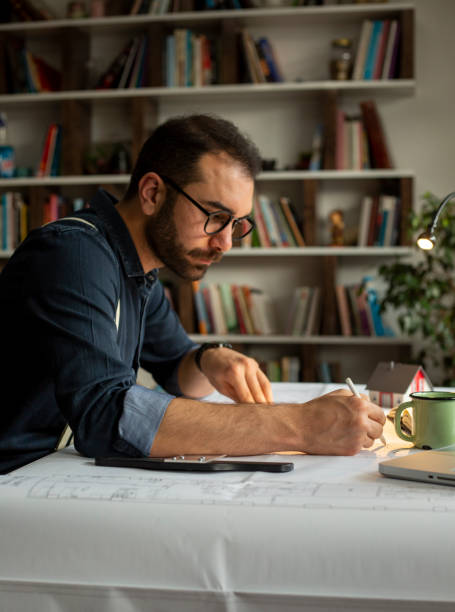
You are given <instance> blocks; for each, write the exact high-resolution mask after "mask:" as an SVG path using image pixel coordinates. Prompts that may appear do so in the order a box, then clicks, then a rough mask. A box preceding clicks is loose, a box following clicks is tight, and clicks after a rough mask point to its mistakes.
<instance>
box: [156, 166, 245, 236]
mask: <svg viewBox="0 0 455 612" xmlns="http://www.w3.org/2000/svg"><path fill="white" fill-rule="evenodd" d="M161 178H162V179H163V181H164V182H165V183H168V184H169V185H170V186H171V187H172V188H173V189H175V190H176V191H178V192H179V193H180V194H182V196H184V197H185V198H186V199H187V200H189V201H190V202H191V204H193V205H194V206H196V208H199V210H200V211H202V212H203V213H204V215H207V219H206V221H205V224H204V232H205V233H206V234H208V235H209V236H213V234H218V232H221V231H222V230H224V228H225V227H226V226H227V225H229V223H231V221H232V238H233V239H234V240H241V239H242V238H245V236H247V235H248V234H249V233H250V232H251V231H253V229H254V228H255V223H254V221H253V219H251V217H241V218H240V219H236V218H235V217H234V215H232V214H231V213H230V212H228V211H227V210H216V211H214V212H209V211H208V210H205V208H204V207H203V206H202V205H201V204H199V202H196V200H194V199H193V198H192V197H191V196H190V195H188V194H187V193H185V191H183V189H182V188H181V187H179V186H178V185H177V183H175V182H174V181H173V180H172V179H170V178H169V177H167V176H163V175H161Z"/></svg>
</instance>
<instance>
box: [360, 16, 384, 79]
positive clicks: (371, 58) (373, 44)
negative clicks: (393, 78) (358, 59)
mask: <svg viewBox="0 0 455 612" xmlns="http://www.w3.org/2000/svg"><path fill="white" fill-rule="evenodd" d="M383 25H384V23H383V22H382V21H380V20H375V21H374V22H373V30H372V32H371V38H370V44H369V47H368V52H367V57H366V60H365V69H364V72H363V78H364V79H365V80H371V79H372V78H373V74H374V68H375V62H376V54H377V52H378V45H379V39H380V36H381V32H382V28H383Z"/></svg>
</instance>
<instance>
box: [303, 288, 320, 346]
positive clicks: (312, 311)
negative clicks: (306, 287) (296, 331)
mask: <svg viewBox="0 0 455 612" xmlns="http://www.w3.org/2000/svg"><path fill="white" fill-rule="evenodd" d="M320 322H321V288H320V287H313V291H312V292H311V301H310V304H309V306H308V316H307V320H306V325H305V331H304V335H305V336H315V335H317V334H319V326H320Z"/></svg>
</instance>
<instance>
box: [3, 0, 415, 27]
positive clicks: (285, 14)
mask: <svg viewBox="0 0 455 612" xmlns="http://www.w3.org/2000/svg"><path fill="white" fill-rule="evenodd" d="M408 10H409V11H413V10H414V5H412V4H410V3H405V2H397V3H394V4H388V3H375V4H361V5H358V4H350V5H338V6H311V7H292V6H283V7H279V8H272V7H271V8H252V9H240V10H220V11H192V12H181V13H180V12H177V13H166V14H165V15H118V16H111V17H99V18H85V19H55V20H49V21H34V22H14V23H4V24H0V32H10V33H17V34H25V35H33V34H37V35H42V34H43V33H49V32H52V31H56V30H60V29H62V28H70V29H75V30H83V31H86V32H96V31H105V30H109V29H111V28H115V30H116V31H119V30H122V29H124V30H133V31H134V30H135V29H137V28H138V27H143V26H145V25H148V24H156V23H161V24H166V23H172V24H176V25H178V26H185V25H187V24H188V25H190V24H194V23H201V24H204V23H205V24H210V23H219V22H220V21H234V22H236V23H238V24H239V25H240V26H243V25H245V26H247V25H251V24H258V25H263V24H267V23H270V22H271V21H273V23H274V24H275V23H282V24H283V25H286V24H295V23H296V20H297V23H299V24H304V23H306V24H308V25H311V24H313V23H326V22H331V21H333V20H334V19H336V20H337V21H352V20H353V19H355V20H362V19H368V18H371V19H382V18H384V17H390V16H395V15H399V14H400V13H401V12H403V11H408Z"/></svg>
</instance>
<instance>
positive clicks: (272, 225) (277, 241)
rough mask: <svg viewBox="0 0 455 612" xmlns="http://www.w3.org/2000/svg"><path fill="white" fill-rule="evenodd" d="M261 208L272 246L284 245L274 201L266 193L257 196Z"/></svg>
mask: <svg viewBox="0 0 455 612" xmlns="http://www.w3.org/2000/svg"><path fill="white" fill-rule="evenodd" d="M257 201H258V203H259V208H260V211H261V213H262V218H263V219H264V223H265V227H266V230H267V234H268V237H269V241H270V246H282V244H283V243H282V240H281V236H280V231H279V229H278V225H277V223H276V220H275V216H274V214H273V212H272V203H271V202H270V198H269V197H268V196H266V195H261V194H259V195H258V197H257Z"/></svg>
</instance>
